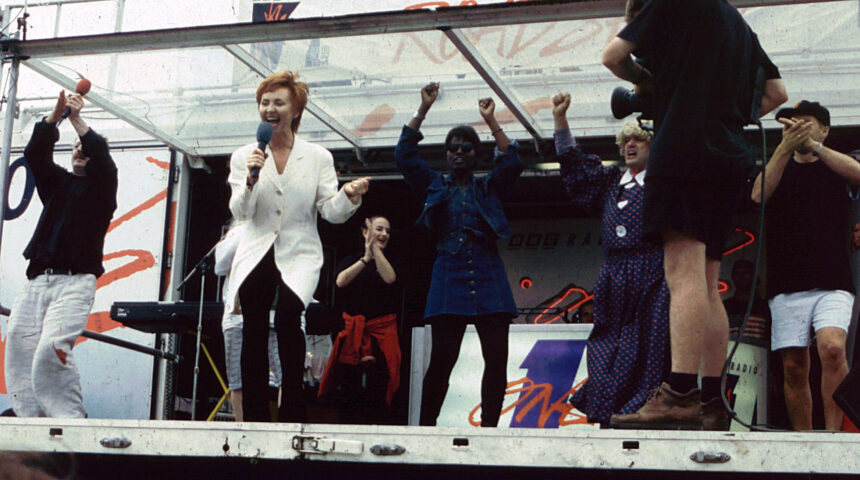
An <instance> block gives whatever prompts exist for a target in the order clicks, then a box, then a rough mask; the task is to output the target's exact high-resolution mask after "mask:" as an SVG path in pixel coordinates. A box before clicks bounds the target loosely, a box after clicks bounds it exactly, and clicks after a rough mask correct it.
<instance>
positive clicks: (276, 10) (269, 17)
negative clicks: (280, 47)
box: [263, 3, 287, 22]
mask: <svg viewBox="0 0 860 480" xmlns="http://www.w3.org/2000/svg"><path fill="white" fill-rule="evenodd" d="M282 7H283V5H275V4H274V3H271V4H269V11H267V12H265V13H263V17H264V18H265V19H266V21H267V22H274V21H278V20H286V19H287V15H286V14H283V15H282V14H281V8H282Z"/></svg>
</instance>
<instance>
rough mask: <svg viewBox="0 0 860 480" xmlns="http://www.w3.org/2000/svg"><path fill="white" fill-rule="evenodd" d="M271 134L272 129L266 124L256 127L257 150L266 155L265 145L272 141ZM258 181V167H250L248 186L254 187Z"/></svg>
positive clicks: (269, 124) (270, 125)
mask: <svg viewBox="0 0 860 480" xmlns="http://www.w3.org/2000/svg"><path fill="white" fill-rule="evenodd" d="M272 133H274V129H273V128H272V124H271V123H268V122H262V123H260V125H259V126H258V127H257V148H259V149H260V150H262V151H263V153H264V154H265V153H266V145H268V144H269V142H270V141H272ZM259 179H260V167H251V182H250V186H252V187H253V186H254V184H256V183H257V180H259Z"/></svg>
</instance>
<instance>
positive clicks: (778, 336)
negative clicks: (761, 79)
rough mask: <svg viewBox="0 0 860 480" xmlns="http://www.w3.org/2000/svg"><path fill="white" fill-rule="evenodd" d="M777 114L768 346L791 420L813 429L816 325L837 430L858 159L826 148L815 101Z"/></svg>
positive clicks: (827, 407)
mask: <svg viewBox="0 0 860 480" xmlns="http://www.w3.org/2000/svg"><path fill="white" fill-rule="evenodd" d="M776 118H777V120H779V121H780V122H781V123H783V124H784V125H785V129H784V130H783V134H782V141H781V142H780V144H779V145H778V146H777V147H776V150H775V151H774V152H773V156H772V157H771V160H770V162H769V163H768V164H767V168H766V169H765V178H764V199H765V201H767V208H768V214H767V219H766V221H767V225H766V228H767V231H766V238H767V297H768V299H769V301H770V309H771V312H772V314H773V327H772V330H771V349H772V350H774V351H779V352H780V354H781V356H782V361H783V371H784V374H785V380H784V384H785V403H786V407H788V415H789V418H790V419H791V424H792V426H793V427H794V429H795V430H809V429H811V428H812V394H811V392H810V388H809V345H810V344H811V343H812V336H811V335H810V331H812V330H814V331H815V336H814V338H815V343H816V345H817V347H818V353H819V356H820V357H821V395H822V401H823V404H824V417H825V418H824V421H825V426H826V428H827V429H828V430H840V429H841V426H842V418H843V413H842V411H841V410H840V409H839V406H838V405H836V402H834V401H833V391H834V390H835V389H836V387H837V386H838V385H839V384H840V383H841V382H842V380H843V379H844V378H845V376H846V375H847V374H848V363H847V360H846V356H845V341H846V337H847V331H848V326H849V324H850V323H851V309H852V307H853V304H854V282H853V280H852V278H851V267H850V261H849V257H848V253H849V250H850V246H849V238H850V237H849V232H850V230H849V229H850V228H851V223H850V213H851V196H852V193H856V189H855V188H853V187H856V186H857V185H860V163H858V162H857V161H856V160H854V159H853V158H851V157H849V156H848V155H845V154H842V153H839V152H837V151H834V150H832V149H830V148H827V147H825V146H824V143H823V142H824V140H825V139H826V138H827V135H828V133H829V132H830V112H829V111H828V110H827V109H826V108H824V107H823V106H821V105H820V104H819V103H818V102H808V101H806V100H804V101H802V102H800V103H799V104H797V106H796V107H795V108H785V109H782V110H780V111H779V112H778V113H777V115H776ZM761 180H762V178H761V175H759V178H757V179H756V183H755V185H754V186H753V193H752V199H753V200H754V201H756V202H761V198H762V187H761Z"/></svg>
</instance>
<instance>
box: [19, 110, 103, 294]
mask: <svg viewBox="0 0 860 480" xmlns="http://www.w3.org/2000/svg"><path fill="white" fill-rule="evenodd" d="M59 138H60V132H59V130H58V129H57V126H56V124H53V123H47V122H45V121H44V120H42V121H41V122H39V123H37V124H36V126H35V127H34V128H33V135H32V137H30V142H29V143H28V144H27V148H25V149H24V158H25V159H26V161H27V165H28V166H29V167H30V172H31V173H32V174H33V177H34V179H35V181H36V191H37V192H39V198H40V199H41V200H42V204H43V205H44V208H43V210H42V215H41V216H40V217H39V223H38V224H37V225H36V230H35V231H34V232H33V237H32V238H31V239H30V243H29V244H28V245H27V248H26V249H24V258H26V259H28V260H30V265H29V266H28V267H27V278H31V279H32V278H35V277H36V276H37V275H38V274H39V273H40V272H42V271H43V270H45V269H46V268H53V269H58V270H71V271H72V272H74V273H91V274H93V275H95V276H96V277H98V276H100V275H101V274H102V273H104V267H102V255H103V250H104V239H105V235H106V234H107V229H108V226H109V225H110V221H111V217H113V212H114V210H116V192H117V168H116V164H114V161H113V159H112V158H111V156H110V153H109V151H108V145H107V141H106V140H105V139H104V137H102V136H101V135H99V134H97V133H96V132H95V131H93V129H89V130H88V131H87V133H86V134H84V135H83V136H81V145H82V147H83V153H84V155H85V156H87V157H89V158H90V160H89V162H87V165H86V167H84V170H85V172H86V175H85V176H77V175H74V174H72V173H71V172H69V171H67V170H66V169H64V168H63V167H61V166H59V165H57V164H56V163H54V160H53V157H54V144H55V143H56V142H57V140H59Z"/></svg>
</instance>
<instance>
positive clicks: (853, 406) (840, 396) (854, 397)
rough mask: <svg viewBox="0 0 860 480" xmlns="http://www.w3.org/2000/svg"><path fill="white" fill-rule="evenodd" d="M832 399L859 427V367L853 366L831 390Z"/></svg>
mask: <svg viewBox="0 0 860 480" xmlns="http://www.w3.org/2000/svg"><path fill="white" fill-rule="evenodd" d="M833 400H835V401H836V404H837V405H839V408H841V409H842V411H843V412H845V415H848V418H849V419H851V422H852V423H854V425H857V426H858V427H860V368H857V367H856V366H855V368H854V369H852V370H851V371H850V372H849V373H848V376H847V377H845V380H843V381H842V383H841V384H839V387H837V388H836V391H835V392H833Z"/></svg>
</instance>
